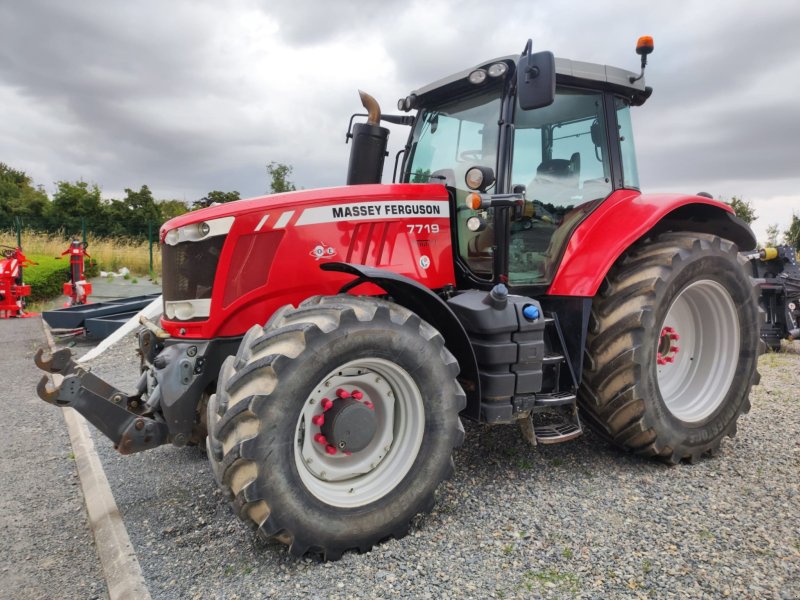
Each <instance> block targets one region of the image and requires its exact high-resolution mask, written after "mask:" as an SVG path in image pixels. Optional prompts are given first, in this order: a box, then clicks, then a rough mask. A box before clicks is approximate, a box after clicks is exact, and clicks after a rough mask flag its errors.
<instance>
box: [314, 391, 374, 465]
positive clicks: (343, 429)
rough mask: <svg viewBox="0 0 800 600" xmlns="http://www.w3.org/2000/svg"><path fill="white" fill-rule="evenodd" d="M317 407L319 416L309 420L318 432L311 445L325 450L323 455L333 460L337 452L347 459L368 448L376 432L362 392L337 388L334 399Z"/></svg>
mask: <svg viewBox="0 0 800 600" xmlns="http://www.w3.org/2000/svg"><path fill="white" fill-rule="evenodd" d="M320 407H321V408H322V412H321V413H319V414H316V415H314V416H313V417H311V422H312V423H313V424H314V425H315V426H316V427H318V428H319V431H317V432H316V433H314V441H315V442H316V443H317V444H320V445H321V446H324V447H325V453H326V454H329V455H331V456H334V455H335V454H337V453H338V452H339V451H341V452H342V453H343V454H345V455H346V456H350V455H351V454H352V452H357V451H359V450H362V449H363V448H364V447H366V446H367V445H368V444H369V442H370V441H371V439H372V437H373V436H374V434H375V429H376V421H375V417H374V415H373V414H371V413H374V411H375V405H374V404H373V403H372V402H370V401H369V400H368V399H365V398H364V393H363V392H361V391H359V390H357V389H352V390H350V391H347V390H345V389H344V388H339V389H337V390H336V399H334V400H331V399H330V398H323V399H322V400H321V401H320ZM368 411H371V412H368ZM351 429H355V430H356V431H351ZM345 438H347V439H345ZM348 442H349V443H348ZM337 446H338V448H337ZM348 446H350V447H351V448H352V451H351V450H349V449H348Z"/></svg>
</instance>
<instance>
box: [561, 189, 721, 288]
mask: <svg viewBox="0 0 800 600" xmlns="http://www.w3.org/2000/svg"><path fill="white" fill-rule="evenodd" d="M687 204H707V205H710V206H714V207H716V208H720V209H722V210H724V211H726V212H729V213H731V214H733V209H732V208H731V207H730V206H728V205H727V204H724V203H723V202H719V201H717V200H712V199H711V198H704V197H702V196H688V195H681V194H641V193H640V192H637V191H635V190H618V191H616V192H614V193H613V194H611V195H610V196H609V197H608V198H606V199H605V200H604V201H603V203H602V204H600V206H598V207H597V208H596V209H595V210H594V211H593V212H592V213H591V214H590V215H589V216H588V217H586V219H584V220H583V221H582V222H581V223H580V224H579V225H578V227H577V228H576V229H575V231H574V232H573V233H572V236H571V237H570V240H569V242H568V243H567V247H566V249H565V251H564V256H563V258H562V259H561V264H560V265H559V267H558V272H557V273H556V276H555V277H554V278H553V283H552V284H551V285H550V288H549V289H548V290H547V293H548V294H549V295H551V296H587V297H589V296H594V295H595V293H597V290H598V288H599V287H600V284H601V283H602V281H603V278H604V277H605V276H606V273H607V272H608V270H609V269H610V268H611V265H613V264H614V261H616V260H617V258H619V256H620V255H621V254H622V253H623V252H625V250H626V249H627V248H628V247H629V246H630V245H631V244H633V243H634V242H635V241H636V240H637V239H639V238H640V237H642V236H643V235H644V234H645V233H647V232H648V231H649V230H650V229H652V228H653V226H655V225H656V223H658V222H659V221H660V220H661V219H663V218H664V217H665V216H666V215H667V214H668V213H670V212H672V211H673V210H675V209H677V208H680V207H681V206H686V205H687Z"/></svg>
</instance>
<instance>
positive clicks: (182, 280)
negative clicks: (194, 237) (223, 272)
mask: <svg viewBox="0 0 800 600" xmlns="http://www.w3.org/2000/svg"><path fill="white" fill-rule="evenodd" d="M224 243H225V236H224V235H218V236H214V237H211V238H208V239H206V240H202V241H199V242H181V243H180V244H175V245H174V246H170V245H167V244H164V246H163V247H162V250H161V279H162V293H163V294H164V301H165V302H173V301H176V300H197V299H210V298H211V292H212V288H213V286H214V276H215V275H216V273H217V263H218V262H219V255H220V253H221V252H222V246H223V244H224Z"/></svg>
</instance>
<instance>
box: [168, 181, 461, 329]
mask: <svg viewBox="0 0 800 600" xmlns="http://www.w3.org/2000/svg"><path fill="white" fill-rule="evenodd" d="M452 210H453V207H452V206H451V204H450V198H449V195H448V193H447V190H446V189H445V187H444V186H443V185H441V184H392V185H379V184H376V185H359V186H350V187H340V188H328V189H317V190H308V191H299V192H290V193H286V194H276V195H273V196H265V197H261V198H252V199H249V200H240V201H237V202H235V203H230V204H223V205H220V206H214V207H211V208H207V209H203V210H201V211H195V212H192V213H187V214H185V215H181V216H179V217H176V218H174V219H172V220H170V221H169V222H167V223H166V224H165V225H164V226H163V227H162V228H161V240H162V242H163V240H164V237H165V235H166V232H167V231H169V230H172V229H175V228H178V227H182V226H185V225H190V224H193V223H198V222H201V221H210V220H212V219H215V218H220V217H230V216H233V217H235V220H234V222H233V225H232V227H231V230H230V232H229V233H228V235H227V239H226V241H225V244H224V246H223V247H222V251H221V255H220V258H219V262H218V267H217V272H216V276H215V278H214V285H213V291H212V294H211V310H210V316H209V318H208V319H207V320H202V321H201V320H197V321H179V320H168V319H166V318H165V317H162V319H161V324H162V327H163V328H164V329H165V330H166V331H168V332H169V333H170V334H171V335H173V336H175V337H180V338H199V339H208V338H216V337H225V336H235V335H241V334H243V333H244V332H245V331H247V329H249V328H250V327H251V326H252V325H253V324H254V323H259V324H264V323H265V322H266V320H267V319H268V318H269V317H270V316H271V315H272V313H273V312H274V311H275V310H276V309H277V308H279V307H281V306H283V305H285V304H290V303H291V304H294V305H297V304H298V303H299V302H301V301H302V300H304V299H306V298H308V297H309V296H313V295H316V294H323V295H330V294H336V293H337V292H338V291H339V289H340V288H341V287H342V286H343V285H344V284H346V283H348V282H350V281H352V279H353V277H352V276H351V275H346V274H342V273H338V272H327V271H323V270H321V269H320V268H319V267H320V264H322V263H325V262H346V263H354V264H361V265H367V266H371V267H376V268H380V269H385V270H387V271H391V272H394V273H398V274H400V275H404V276H406V277H409V278H411V279H414V280H416V281H418V282H420V283H421V284H423V285H425V286H426V287H428V288H431V289H437V288H441V287H444V286H445V285H448V284H454V283H455V274H454V271H453V251H452V244H451V239H452V238H451V230H450V222H451V221H450V214H451V211H452ZM358 293H361V294H364V293H367V294H368V293H383V292H382V290H380V289H379V288H377V287H375V286H368V285H362V286H359V287H358Z"/></svg>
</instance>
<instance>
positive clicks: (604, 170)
mask: <svg viewBox="0 0 800 600" xmlns="http://www.w3.org/2000/svg"><path fill="white" fill-rule="evenodd" d="M604 122H605V119H604V113H603V95H602V94H601V93H599V92H593V91H586V90H572V89H558V90H557V91H556V99H555V102H553V104H551V105H550V106H547V107H545V108H540V109H537V110H532V111H523V110H521V109H520V108H519V107H517V111H516V115H515V119H514V126H515V134H514V159H513V163H512V168H511V181H512V186H513V187H514V188H516V189H517V190H519V191H524V193H525V198H526V203H525V211H524V214H523V218H522V219H520V220H518V221H514V222H513V223H512V224H511V240H510V247H509V280H510V282H511V283H512V284H516V285H530V284H543V283H549V281H550V280H551V279H552V276H553V273H552V271H554V269H555V266H556V263H557V261H558V259H559V256H560V254H561V249H562V247H563V244H565V243H566V241H567V239H568V236H569V233H570V232H571V231H572V228H573V227H574V225H575V224H576V223H577V222H578V221H579V220H580V219H581V218H582V217H583V215H584V214H585V213H586V211H588V210H589V209H590V207H591V206H593V204H594V201H595V200H599V199H603V198H605V197H606V196H607V195H608V194H609V193H611V190H612V184H611V167H610V160H609V156H608V141H607V134H606V131H605V127H604Z"/></svg>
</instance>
